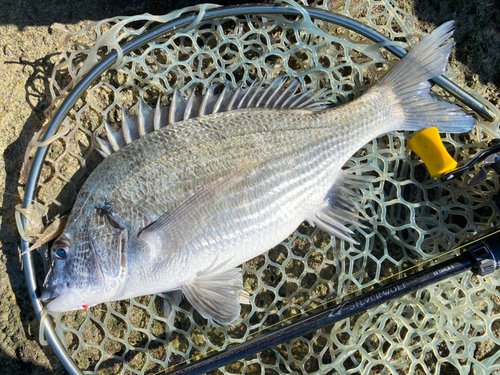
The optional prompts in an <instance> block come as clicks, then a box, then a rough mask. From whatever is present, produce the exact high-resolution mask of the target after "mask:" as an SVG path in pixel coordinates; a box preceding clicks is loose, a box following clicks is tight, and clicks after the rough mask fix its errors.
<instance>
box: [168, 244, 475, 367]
mask: <svg viewBox="0 0 500 375" xmlns="http://www.w3.org/2000/svg"><path fill="white" fill-rule="evenodd" d="M475 265H476V262H475V261H474V259H473V257H472V256H471V255H470V254H469V253H464V254H462V255H460V256H458V257H455V258H453V259H450V260H447V261H445V262H442V263H440V264H438V265H435V266H432V267H429V268H428V269H426V270H424V271H420V272H417V273H416V274H414V275H411V276H408V277H406V278H404V279H403V280H398V281H395V282H392V283H390V284H388V285H386V286H383V287H381V288H377V289H376V290H372V291H370V292H368V293H365V294H363V295H361V296H359V297H357V298H354V299H352V300H350V301H347V302H344V303H341V304H338V305H335V306H333V307H331V308H329V309H328V310H325V311H323V312H321V313H318V314H315V315H312V316H309V317H307V318H304V319H301V320H300V321H298V322H295V323H292V324H291V325H288V326H285V327H282V328H279V329H277V330H275V331H273V332H271V333H268V334H266V335H262V336H260V337H257V338H254V339H251V340H248V341H247V342H244V343H242V344H238V345H233V346H230V347H228V348H227V349H225V350H223V351H221V352H219V353H217V354H214V355H212V356H209V357H206V358H204V359H202V360H200V361H198V362H195V363H193V364H189V365H185V366H183V367H179V368H177V369H174V370H173V371H169V372H168V374H169V375H180V374H190V375H196V374H203V373H205V372H207V371H212V370H215V369H217V368H220V367H222V366H225V365H227V364H230V363H233V362H235V361H237V360H239V359H241V358H244V357H247V356H249V355H252V354H256V353H259V352H261V351H263V350H265V349H268V348H270V347H273V346H276V345H279V344H281V343H283V342H286V341H290V340H293V339H296V338H298V337H301V336H304V335H306V334H308V333H311V332H314V331H317V330H318V329H320V328H323V327H326V326H328V325H331V324H333V323H336V322H338V321H339V320H342V319H345V318H348V317H350V316H352V315H355V314H358V313H360V312H363V311H365V310H367V309H370V308H373V307H376V306H378V305H381V304H383V303H384V302H387V301H389V300H392V299H395V298H399V297H401V296H404V295H405V294H408V293H410V292H411V291H413V290H415V289H420V288H423V287H426V286H428V285H431V284H434V283H437V282H438V281H441V280H443V279H446V278H448V277H451V276H453V275H456V274H459V273H462V272H464V271H467V270H469V269H471V268H472V267H474V266H475Z"/></svg>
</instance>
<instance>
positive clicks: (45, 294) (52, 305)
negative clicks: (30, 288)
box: [40, 283, 76, 311]
mask: <svg viewBox="0 0 500 375" xmlns="http://www.w3.org/2000/svg"><path fill="white" fill-rule="evenodd" d="M67 292H68V283H62V284H58V285H55V286H53V287H48V288H45V289H44V290H43V291H42V295H41V296H40V299H41V300H42V302H44V303H47V310H49V311H69V310H76V309H75V307H70V308H68V306H66V305H67V303H66V301H65V300H64V298H62V297H64V296H65V295H66V293H67Z"/></svg>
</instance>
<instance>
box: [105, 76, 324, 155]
mask: <svg viewBox="0 0 500 375" xmlns="http://www.w3.org/2000/svg"><path fill="white" fill-rule="evenodd" d="M287 81H288V80H287V79H285V77H284V76H279V77H278V78H276V79H274V80H273V81H272V82H271V83H270V84H269V85H265V84H264V82H262V81H261V82H259V83H257V84H256V83H255V82H254V83H253V84H252V85H250V86H248V87H243V86H238V87H236V88H234V87H231V86H229V85H226V86H225V87H224V89H223V90H222V92H221V93H220V94H214V88H215V86H211V87H209V88H208V89H207V92H206V93H205V94H204V95H202V96H194V94H191V96H190V97H189V98H184V97H183V96H182V95H181V93H180V92H179V90H177V89H175V90H174V92H173V94H172V100H171V102H170V104H169V105H167V106H162V105H161V103H160V101H161V97H159V98H158V101H157V104H156V107H155V108H154V109H153V108H151V107H149V106H148V105H147V104H146V103H145V102H144V100H143V99H142V98H141V99H140V102H139V113H138V114H137V115H130V114H128V113H127V111H126V110H125V109H124V108H122V124H121V129H120V130H118V131H115V130H114V129H113V128H112V127H111V126H110V125H109V124H108V123H106V122H104V129H105V131H106V136H107V138H108V140H107V141H105V140H104V139H101V138H99V137H96V141H97V144H98V145H99V149H98V151H99V152H100V153H101V155H102V156H104V157H107V156H109V155H111V154H112V153H113V152H115V151H117V150H118V149H119V148H120V147H123V146H125V145H126V144H128V143H130V142H133V141H134V140H136V139H137V138H139V137H142V136H144V135H145V134H148V133H151V132H153V131H155V130H158V129H160V128H161V127H164V126H168V125H171V124H174V123H176V122H180V121H184V120H188V119H190V118H195V117H199V116H207V115H211V114H214V113H219V112H227V111H232V110H236V109H244V108H268V109H294V108H303V109H311V110H314V111H320V110H323V109H326V108H329V107H331V106H332V103H329V102H324V101H319V100H317V98H318V97H319V96H320V95H321V94H323V93H324V92H325V90H326V89H321V90H312V89H311V90H306V91H303V92H299V93H298V92H297V90H298V88H299V87H300V80H299V79H295V80H293V81H291V83H290V84H289V85H288V87H287V88H286V89H282V87H283V86H284V85H285V84H286V82H287Z"/></svg>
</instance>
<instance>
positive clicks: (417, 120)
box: [375, 21, 474, 133]
mask: <svg viewBox="0 0 500 375" xmlns="http://www.w3.org/2000/svg"><path fill="white" fill-rule="evenodd" d="M453 23H454V21H449V22H446V23H444V24H443V25H441V26H440V27H438V28H437V29H436V30H434V32H433V33H432V34H430V35H428V36H427V37H426V38H424V39H423V40H422V41H421V42H420V43H419V44H417V45H416V46H415V48H413V49H412V50H411V51H410V52H409V53H408V54H407V55H406V56H405V57H404V58H403V59H401V61H400V62H399V63H398V64H397V65H396V66H395V67H394V68H392V69H391V70H390V71H389V73H387V74H386V75H385V76H384V77H383V78H382V79H381V80H380V81H379V82H378V84H377V85H376V86H375V87H379V88H386V89H390V91H391V93H392V96H393V97H395V100H396V102H399V105H400V107H399V108H398V109H397V111H398V112H399V113H400V114H401V110H402V111H403V114H404V116H403V121H402V122H401V121H397V122H396V123H397V124H392V125H391V126H392V127H391V128H390V129H388V130H389V131H392V130H422V129H426V128H428V127H431V126H435V127H437V128H438V130H439V131H441V132H445V133H463V132H467V131H470V130H472V129H473V127H474V119H473V118H472V117H471V116H468V115H466V114H465V113H464V112H462V111H461V110H460V107H458V106H456V105H453V104H450V103H447V102H442V101H434V100H433V98H432V97H431V95H430V92H429V90H430V87H431V85H430V83H429V82H428V80H429V79H432V78H434V77H437V76H439V75H441V74H442V73H444V72H445V71H446V66H447V62H448V57H449V55H450V53H451V49H452V47H453V43H447V44H444V45H442V44H443V43H444V42H445V41H446V40H447V39H448V38H449V37H450V36H451V35H452V34H453V30H452V29H453Z"/></svg>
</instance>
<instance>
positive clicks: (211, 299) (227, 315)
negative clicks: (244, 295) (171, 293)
mask: <svg viewBox="0 0 500 375" xmlns="http://www.w3.org/2000/svg"><path fill="white" fill-rule="evenodd" d="M221 266H222V265H219V266H217V267H210V268H209V269H207V270H206V271H204V272H203V273H201V274H200V275H198V276H197V277H196V278H194V279H193V280H191V281H190V282H187V283H184V284H183V285H182V292H183V293H184V295H185V296H186V297H187V299H188V301H189V302H190V303H191V305H193V307H194V308H195V309H196V310H198V312H199V313H200V314H201V316H203V317H204V318H206V319H208V318H212V319H213V320H215V321H217V322H219V323H221V324H229V323H231V322H232V321H234V320H235V319H236V318H238V316H239V315H240V308H241V307H240V295H239V294H240V291H241V290H242V289H243V286H242V285H243V283H242V276H241V269H239V268H233V269H229V270H225V271H222V272H220V271H219V269H220V268H221Z"/></svg>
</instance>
